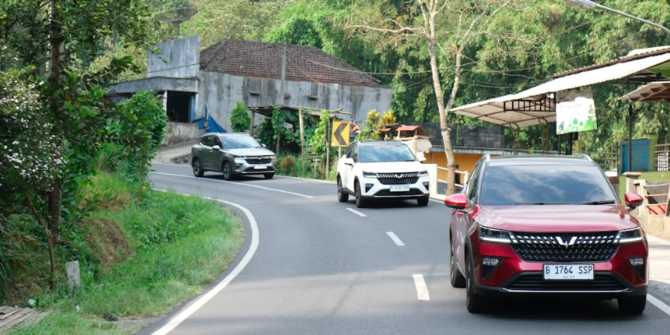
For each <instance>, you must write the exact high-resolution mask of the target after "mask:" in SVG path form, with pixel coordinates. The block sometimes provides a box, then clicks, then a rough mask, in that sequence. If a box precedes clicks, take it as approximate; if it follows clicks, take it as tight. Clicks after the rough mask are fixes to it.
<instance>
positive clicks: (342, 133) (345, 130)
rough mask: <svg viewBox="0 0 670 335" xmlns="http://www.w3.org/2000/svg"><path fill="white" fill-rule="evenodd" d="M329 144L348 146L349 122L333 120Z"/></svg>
mask: <svg viewBox="0 0 670 335" xmlns="http://www.w3.org/2000/svg"><path fill="white" fill-rule="evenodd" d="M330 145H331V146H333V147H348V146H349V122H341V121H333V136H332V137H331V140H330Z"/></svg>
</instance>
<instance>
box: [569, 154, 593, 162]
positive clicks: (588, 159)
mask: <svg viewBox="0 0 670 335" xmlns="http://www.w3.org/2000/svg"><path fill="white" fill-rule="evenodd" d="M572 156H574V157H578V158H581V159H585V160H587V161H589V162H593V159H591V157H590V156H589V155H587V154H573V155H572Z"/></svg>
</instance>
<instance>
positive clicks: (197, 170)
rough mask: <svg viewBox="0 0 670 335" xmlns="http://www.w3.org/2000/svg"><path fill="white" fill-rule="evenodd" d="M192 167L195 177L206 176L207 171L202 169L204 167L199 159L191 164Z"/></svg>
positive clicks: (195, 159)
mask: <svg viewBox="0 0 670 335" xmlns="http://www.w3.org/2000/svg"><path fill="white" fill-rule="evenodd" d="M191 167H193V175H194V176H196V177H202V176H203V175H204V174H205V170H203V169H202V166H201V165H200V160H199V159H197V158H194V159H193V162H192V163H191Z"/></svg>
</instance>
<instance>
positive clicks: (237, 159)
mask: <svg viewBox="0 0 670 335" xmlns="http://www.w3.org/2000/svg"><path fill="white" fill-rule="evenodd" d="M246 162H247V160H246V159H244V157H242V156H235V163H239V164H243V163H246Z"/></svg>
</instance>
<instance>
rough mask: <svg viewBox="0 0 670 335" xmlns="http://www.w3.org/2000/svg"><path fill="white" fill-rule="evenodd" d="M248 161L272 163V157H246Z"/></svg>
mask: <svg viewBox="0 0 670 335" xmlns="http://www.w3.org/2000/svg"><path fill="white" fill-rule="evenodd" d="M245 159H246V161H247V163H249V164H270V163H272V158H270V157H245Z"/></svg>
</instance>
